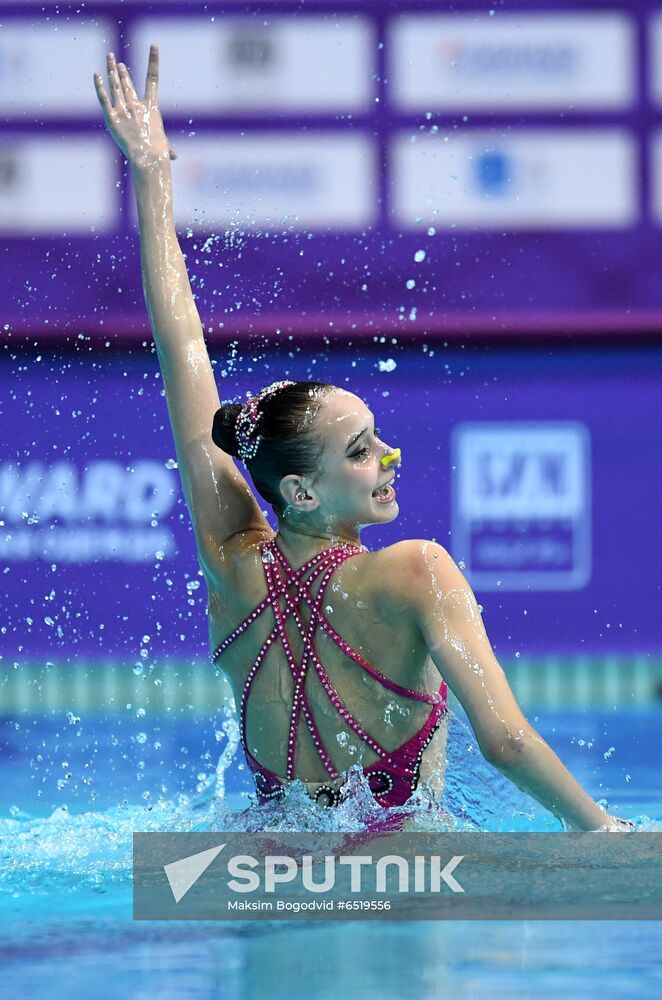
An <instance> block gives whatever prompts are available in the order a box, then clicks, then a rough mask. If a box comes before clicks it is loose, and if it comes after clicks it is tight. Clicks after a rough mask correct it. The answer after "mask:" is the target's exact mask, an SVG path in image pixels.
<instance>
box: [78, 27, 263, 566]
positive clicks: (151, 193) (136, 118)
mask: <svg viewBox="0 0 662 1000" xmlns="http://www.w3.org/2000/svg"><path fill="white" fill-rule="evenodd" d="M158 72H159V67H158V49H157V47H156V46H155V45H153V46H152V47H151V49H150V55H149V66H148V70H147V81H146V85H145V96H144V98H143V99H142V100H141V99H139V98H138V96H137V94H136V92H135V89H134V87H133V83H132V82H131V78H130V76H129V73H128V70H127V69H126V67H125V66H124V65H123V64H121V63H120V64H119V66H118V65H117V64H116V62H115V57H114V55H112V53H110V54H109V55H108V78H109V81H110V89H111V96H112V102H111V101H110V100H109V98H108V96H107V95H106V92H105V90H104V87H103V83H102V81H101V77H100V76H99V75H98V74H95V85H96V89H97V95H98V97H99V101H100V103H101V105H102V107H103V109H104V114H105V120H106V125H107V127H108V130H109V132H110V133H111V135H112V136H113V138H114V139H115V141H116V142H117V144H118V146H119V147H120V149H121V150H122V152H123V153H124V155H125V156H126V158H127V159H128V161H129V164H130V166H131V172H132V176H133V184H134V190H135V194H136V200H137V206H138V219H139V225H140V257H141V270H142V282H143V291H144V295H145V303H146V305H147V311H148V315H149V320H150V325H151V328H152V334H153V337H154V343H155V345H156V351H157V354H158V358H159V363H160V366H161V372H162V375H163V382H164V387H165V393H166V399H167V403H168V411H169V414H170V422H171V425H172V430H173V436H174V441H175V450H176V455H177V463H178V466H179V472H180V476H181V481H182V487H183V490H184V495H185V497H186V503H187V505H188V508H189V511H190V514H191V519H192V522H193V529H194V532H195V538H196V543H197V547H198V554H199V558H200V563H201V566H202V568H203V570H204V571H205V574H206V575H207V576H208V577H209V576H211V577H213V578H214V577H216V572H217V570H218V568H219V566H220V564H221V562H222V545H223V542H224V541H226V540H227V539H228V538H231V537H232V536H233V535H236V534H238V533H239V532H241V531H247V530H251V529H258V530H266V529H268V528H269V524H268V521H267V520H266V518H265V516H264V515H263V513H262V511H261V510H260V507H259V505H258V502H257V500H256V499H255V497H254V495H253V493H252V491H251V489H250V487H249V485H248V483H247V482H246V480H245V479H244V477H243V476H242V475H241V473H240V472H239V470H238V468H237V467H236V465H235V464H234V462H233V460H232V458H231V457H230V456H229V455H226V454H225V453H224V452H223V451H221V449H220V448H218V447H217V446H216V445H215V444H214V443H213V441H212V438H211V428H212V421H213V417H214V413H215V412H216V410H217V409H218V407H219V406H220V401H219V397H218V389H217V387H216V380H215V378H214V374H213V371H212V367H211V364H210V361H209V356H208V354H207V348H206V346H205V341H204V335H203V330H202V324H201V322H200V317H199V315H198V310H197V307H196V305H195V300H194V298H193V293H192V291H191V286H190V282H189V278H188V274H187V271H186V265H185V261H184V256H183V254H182V251H181V248H180V246H179V242H178V240H177V233H176V230H175V223H174V216H173V208H172V178H171V167H170V160H171V158H172V159H174V158H175V157H176V155H177V154H176V153H175V152H174V150H172V148H171V147H170V145H169V143H168V140H167V137H166V135H165V132H164V129H163V122H162V119H161V113H160V110H159V105H158Z"/></svg>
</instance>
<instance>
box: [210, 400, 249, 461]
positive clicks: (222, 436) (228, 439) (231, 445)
mask: <svg viewBox="0 0 662 1000" xmlns="http://www.w3.org/2000/svg"><path fill="white" fill-rule="evenodd" d="M241 405H242V404H241V403H225V404H224V405H223V406H221V408H220V409H219V410H217V411H216V413H215V414H214V422H213V424H212V428H211V438H212V441H213V442H214V444H215V445H216V447H217V448H221V449H222V450H223V451H224V452H226V454H228V455H235V456H236V455H237V453H238V451H239V444H238V442H237V417H238V416H239V411H240V410H241Z"/></svg>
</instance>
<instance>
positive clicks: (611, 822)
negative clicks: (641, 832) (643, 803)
mask: <svg viewBox="0 0 662 1000" xmlns="http://www.w3.org/2000/svg"><path fill="white" fill-rule="evenodd" d="M605 828H606V830H607V833H628V832H629V831H633V830H636V829H637V828H636V826H635V824H634V823H633V822H632V820H631V819H621V818H620V816H610V815H609V813H607V814H606V815H605V822H604V823H603V825H602V829H603V830H604V829H605Z"/></svg>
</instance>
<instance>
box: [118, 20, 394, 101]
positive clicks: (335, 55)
mask: <svg viewBox="0 0 662 1000" xmlns="http://www.w3.org/2000/svg"><path fill="white" fill-rule="evenodd" d="M152 43H156V44H157V45H158V46H159V54H160V60H161V85H160V95H161V105H162V107H163V108H164V110H166V111H168V110H177V111H178V112H179V113H181V114H184V113H187V112H189V111H191V112H193V111H209V112H223V113H225V114H232V113H235V112H236V113H238V112H250V113H256V114H264V113H265V112H281V113H282V112H294V111H304V112H311V111H316V112H321V113H324V112H334V111H355V112H356V111H368V110H371V109H372V106H373V104H374V96H375V86H376V85H375V79H374V74H375V69H374V59H375V48H376V46H375V28H374V25H373V24H372V22H371V21H370V19H368V18H367V17H362V16H361V17H358V16H353V17H337V16H334V17H330V16H322V15H320V16H317V17H299V16H293V15H288V16H286V17H283V16H280V17H278V16H274V17H271V16H270V17H259V18H258V17H228V16H223V17H221V16H218V17H215V18H212V17H209V16H206V17H204V18H202V17H199V16H197V17H194V16H190V17H187V18H174V19H173V18H163V19H161V20H159V19H156V18H151V19H149V20H141V21H138V22H137V24H136V26H135V27H134V29H133V30H132V32H131V53H132V55H131V58H130V61H131V65H132V66H134V67H135V70H136V73H137V79H138V80H140V81H142V80H144V78H145V73H146V70H147V56H148V53H149V47H150V44H152Z"/></svg>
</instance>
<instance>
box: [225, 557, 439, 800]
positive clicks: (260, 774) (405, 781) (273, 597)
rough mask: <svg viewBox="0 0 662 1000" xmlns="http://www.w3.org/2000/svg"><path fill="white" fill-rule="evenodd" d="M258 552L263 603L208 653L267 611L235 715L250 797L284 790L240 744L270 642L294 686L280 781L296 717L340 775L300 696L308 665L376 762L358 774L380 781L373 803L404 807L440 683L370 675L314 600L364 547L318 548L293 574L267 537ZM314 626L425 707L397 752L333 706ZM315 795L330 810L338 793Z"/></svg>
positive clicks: (291, 761)
mask: <svg viewBox="0 0 662 1000" xmlns="http://www.w3.org/2000/svg"><path fill="white" fill-rule="evenodd" d="M260 550H261V555H262V563H263V567H264V573H265V578H266V582H267V597H265V598H264V599H263V600H262V601H261V602H260V603H259V604H258V605H257V607H256V608H255V609H254V610H253V611H252V612H251V613H250V614H249V615H247V616H246V618H245V619H244V620H243V621H242V622H241V623H240V624H239V625H238V626H237V628H236V629H235V630H234V631H233V632H232V634H231V635H229V636H227V638H226V639H224V640H223V641H222V642H221V643H220V644H219V645H218V647H217V649H216V651H215V652H214V655H213V661H214V662H215V661H217V660H218V658H219V657H220V656H221V655H222V653H223V652H224V651H225V649H227V647H228V646H229V645H230V643H231V642H233V641H234V640H235V639H236V638H237V637H238V636H239V635H241V634H242V633H243V632H245V630H246V629H247V628H248V627H249V625H251V624H252V623H253V622H254V621H255V620H256V619H257V618H258V617H259V615H261V614H262V613H263V612H264V611H265V609H266V608H267V607H269V606H270V607H271V609H272V612H273V614H274V619H275V625H274V628H273V629H272V630H271V632H270V634H269V636H268V637H267V639H266V640H265V642H264V644H263V646H262V648H261V649H260V652H259V653H258V655H257V657H256V659H255V662H254V663H253V665H252V667H251V669H250V671H249V673H248V675H247V677H246V680H245V682H244V689H243V692H242V698H241V703H240V711H239V715H240V723H241V725H240V729H241V738H242V744H243V747H244V752H245V754H246V759H247V761H248V763H249V766H250V768H251V770H252V771H253V774H254V777H255V785H256V790H257V792H258V797H259V798H260V799H261V800H262V801H266V800H268V799H272V798H276V797H278V796H280V795H282V794H283V790H284V789H283V787H282V785H281V784H280V779H279V778H278V776H277V775H275V774H274V773H273V772H271V771H269V770H268V769H267V768H265V767H263V765H261V764H259V762H258V761H257V760H256V759H255V758H254V757H253V755H252V754H251V753H250V751H249V750H248V744H247V738H246V704H247V701H248V696H249V694H250V690H251V686H252V683H253V681H254V679H255V676H256V674H257V672H258V670H259V669H260V667H261V666H262V664H263V663H264V660H265V658H266V655H267V653H268V651H269V649H270V648H271V647H272V645H273V644H274V642H275V640H276V638H279V639H280V642H281V645H282V648H283V651H284V653H285V658H286V662H287V665H288V669H289V670H290V673H291V674H292V680H293V685H294V695H293V699H292V708H291V712H290V721H289V733H288V740H287V754H286V777H287V779H288V780H293V779H294V777H295V766H296V743H297V732H298V726H299V722H300V717H301V714H302V713H303V716H304V719H305V722H306V724H307V726H308V730H309V732H310V735H311V739H312V741H313V744H314V746H315V748H316V750H317V753H318V754H319V757H320V760H321V762H322V764H323V766H324V768H325V770H326V772H327V774H328V775H329V776H330V778H332V779H337V778H339V777H340V775H339V774H338V771H337V770H336V768H335V766H334V764H333V761H332V759H331V756H330V755H329V752H328V750H327V749H326V747H325V746H324V743H323V742H322V739H321V737H320V734H319V731H318V728H317V725H316V724H315V721H314V719H313V716H312V713H311V711H310V706H309V704H308V698H307V695H306V691H305V678H306V674H307V671H308V668H309V666H310V665H311V664H312V666H313V668H314V670H315V672H316V674H317V676H318V678H319V680H320V683H321V685H322V687H323V689H324V691H325V692H326V694H327V697H328V698H329V701H330V702H331V704H332V705H333V706H334V708H335V709H336V711H337V712H338V714H339V715H340V716H341V718H342V719H343V720H344V722H345V723H346V724H347V725H348V726H349V727H350V728H351V729H353V730H354V732H355V733H356V734H357V735H358V736H359V737H360V738H361V740H363V741H364V742H365V743H366V745H367V746H369V747H370V748H371V749H372V750H373V751H374V752H375V753H376V754H377V756H378V758H379V761H377V762H375V763H374V764H372V765H368V766H367V767H364V769H363V770H364V774H366V776H367V777H368V779H370V778H371V777H373V776H374V777H376V778H377V779H378V780H379V782H380V787H379V788H374V786H373V785H371V789H372V791H373V794H374V796H375V799H376V801H377V802H379V804H380V805H383V806H387V805H392V804H398V803H400V802H403V801H406V799H407V797H408V796H409V795H410V794H411V792H412V791H413V790H414V789H415V788H416V786H417V783H418V778H419V770H420V763H421V759H422V756H423V752H424V751H425V749H426V748H427V746H428V745H429V743H430V740H431V739H432V737H433V736H434V733H435V732H436V730H437V728H438V726H439V722H440V719H441V716H442V715H443V714H444V712H445V711H446V693H447V691H446V684H445V682H443V681H442V683H441V686H440V688H439V691H438V692H436V693H435V694H427V693H425V692H420V691H414V690H411V689H410V688H405V687H402V686H401V685H398V684H396V683H395V682H394V681H391V680H390V679H389V678H388V677H386V676H385V675H384V674H382V673H381V671H379V670H377V668H376V667H374V666H373V665H372V664H370V663H368V662H367V661H366V660H364V659H363V657H361V656H360V655H359V654H358V653H356V652H355V651H354V650H353V649H352V648H351V646H350V645H349V644H348V643H347V642H346V641H345V640H344V639H343V638H342V637H341V636H340V635H339V634H338V633H337V632H336V631H335V629H334V628H333V627H332V626H331V624H330V622H329V621H328V620H327V619H326V617H325V615H324V614H323V613H322V610H321V608H322V601H323V599H324V594H325V592H326V589H327V586H328V584H329V581H330V579H331V576H332V575H333V573H334V572H335V570H336V569H337V568H338V567H339V566H340V565H342V563H343V562H344V561H345V560H346V559H348V558H350V557H351V556H355V555H358V554H359V553H361V552H366V551H368V550H367V549H366V548H365V546H362V545H361V546H359V545H353V544H352V543H345V542H343V543H340V544H339V545H336V546H334V547H332V548H330V549H325V550H324V551H323V552H320V553H318V554H317V555H316V556H313V557H312V559H309V560H308V562H306V563H304V565H303V566H301V567H299V569H298V570H294V569H292V567H291V566H290V565H289V563H288V562H287V560H286V558H285V556H284V554H283V553H282V551H281V549H280V547H279V546H278V543H277V542H276V540H275V539H272V540H271V541H269V542H263V543H262V545H261V546H260ZM309 570H310V571H311V572H310V573H309V576H308V577H307V579H306V580H305V582H303V576H304V575H305V574H306V573H307V572H308V571H309ZM318 578H321V580H320V586H319V588H318V591H317V594H316V595H315V596H313V595H312V593H311V591H310V586H311V584H312V583H313V582H315V580H317V579H318ZM288 587H294V588H295V589H296V591H297V595H298V596H297V597H294V596H292V595H291V594H290V593H289V590H288ZM299 598H302V599H303V600H305V601H306V603H307V604H308V606H309V610H310V620H309V622H308V625H307V626H306V625H305V624H304V622H303V619H302V617H301V615H300V613H299V610H298V608H297V600H298V599H299ZM281 599H283V600H284V602H285V607H284V608H281V603H280V602H281ZM290 616H291V617H293V618H294V620H295V623H296V626H297V629H298V631H299V633H300V635H301V638H302V640H303V647H302V657H301V662H300V663H297V662H296V659H295V657H294V654H293V653H292V649H291V646H290V642H289V638H288V635H287V631H286V629H285V622H286V620H287V618H288V617H290ZM318 627H320V628H322V629H324V631H325V632H326V633H327V634H328V635H329V636H330V637H331V639H332V640H333V641H334V643H335V644H336V645H337V646H338V647H339V648H340V649H342V651H343V652H344V653H345V654H346V655H347V656H348V657H349V658H351V659H352V660H353V661H354V662H355V663H357V664H358V665H359V666H360V667H362V669H364V670H365V671H366V672H367V673H369V674H370V675H371V676H372V677H374V678H375V680H377V681H379V683H380V684H381V685H383V686H384V687H386V688H388V689H389V690H391V691H393V692H395V693H397V694H399V695H402V696H404V697H407V698H411V699H414V700H417V701H423V702H427V703H429V704H430V705H432V711H431V713H430V716H429V717H428V720H427V722H426V723H425V724H424V726H423V728H422V729H421V730H420V731H419V733H416V734H415V735H414V736H413V737H412V738H411V739H410V740H408V741H407V742H406V743H404V744H403V745H402V746H401V747H398V748H397V750H393V751H390V752H389V751H387V750H385V749H384V747H382V746H381V744H380V743H379V742H378V741H377V740H376V739H374V738H373V737H372V736H371V735H370V733H368V732H367V730H366V729H365V728H364V727H363V726H362V725H361V723H360V722H359V721H358V720H357V719H355V718H354V716H353V715H352V714H351V712H350V711H349V709H348V708H347V707H346V705H345V704H344V702H343V701H342V700H341V698H340V697H339V695H338V694H337V692H336V691H335V689H334V688H333V685H332V684H331V681H330V679H329V677H328V674H327V673H326V670H325V669H324V667H323V665H322V663H321V662H320V660H319V657H318V655H317V652H316V650H315V646H314V636H315V632H316V630H317V628H318ZM387 768H388V770H387ZM384 781H385V782H386V785H387V787H383V782H384ZM322 793H324V795H326V797H327V798H329V803H328V804H329V805H337V804H338V802H339V801H340V800H341V798H342V796H341V794H340V789H334V788H333V786H331V785H322V786H321V787H320V788H319V789H318V790H317V793H316V798H317V797H321V796H322ZM332 793H333V794H332ZM389 795H390V796H391V801H389V798H388V797H389Z"/></svg>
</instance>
